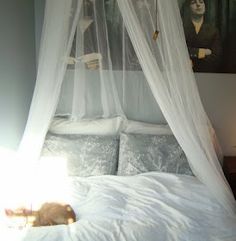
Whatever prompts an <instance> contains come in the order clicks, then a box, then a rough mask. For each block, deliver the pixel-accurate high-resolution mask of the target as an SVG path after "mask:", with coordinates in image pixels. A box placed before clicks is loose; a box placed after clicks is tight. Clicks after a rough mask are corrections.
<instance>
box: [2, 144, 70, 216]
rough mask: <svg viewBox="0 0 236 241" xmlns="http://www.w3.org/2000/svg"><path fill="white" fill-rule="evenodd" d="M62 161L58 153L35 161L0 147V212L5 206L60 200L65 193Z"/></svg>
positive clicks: (33, 204)
mask: <svg viewBox="0 0 236 241" xmlns="http://www.w3.org/2000/svg"><path fill="white" fill-rule="evenodd" d="M66 163H67V160H66V159H64V158H61V157H43V158H41V159H40V160H39V161H38V163H37V164H35V163H33V162H29V161H27V160H22V159H18V158H17V154H16V152H14V151H12V150H9V149H5V148H3V147H0V195H1V198H0V216H1V217H2V215H4V209H5V208H10V209H16V208H19V207H26V208H33V209H34V208H38V206H40V205H41V204H42V203H43V202H48V201H51V200H54V201H60V200H61V199H62V197H63V192H64V195H65V183H66V175H67V166H66ZM1 217H0V218H1Z"/></svg>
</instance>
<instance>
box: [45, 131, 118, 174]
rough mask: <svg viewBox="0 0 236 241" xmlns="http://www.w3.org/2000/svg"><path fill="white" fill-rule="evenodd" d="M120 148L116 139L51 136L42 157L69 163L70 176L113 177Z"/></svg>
mask: <svg viewBox="0 0 236 241" xmlns="http://www.w3.org/2000/svg"><path fill="white" fill-rule="evenodd" d="M118 145H119V140H118V138H117V137H114V136H92V135H90V136H89V135H57V134H52V133H48V134H47V136H46V139H45V143H44V146H43V150H42V154H41V156H42V157H45V156H47V157H49V156H50V157H52V156H53V157H55V158H56V157H60V158H63V159H66V160H67V174H68V175H69V176H80V177H86V176H98V175H106V174H110V175H113V174H116V170H117V161H118Z"/></svg>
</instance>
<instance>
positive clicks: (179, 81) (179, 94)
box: [19, 0, 235, 214]
mask: <svg viewBox="0 0 236 241" xmlns="http://www.w3.org/2000/svg"><path fill="white" fill-rule="evenodd" d="M155 2H156V1H155V0H117V1H115V0H47V1H46V7H45V20H44V26H43V33H42V39H41V48H40V58H39V66H38V75H37V80H36V87H35V91H34V96H33V100H32V104H31V109H30V113H29V118H28V122H27V126H26V130H25V133H24V136H23V140H22V142H21V145H20V149H19V154H20V155H21V156H22V155H23V157H27V159H29V160H31V161H32V160H36V159H37V157H39V155H40V151H41V147H42V145H43V142H44V138H45V135H46V133H47V130H48V127H49V125H50V122H51V120H52V118H53V116H54V115H55V114H56V115H66V116H68V117H69V118H70V119H71V120H78V119H81V118H87V119H88V118H89V119H91V118H107V117H114V116H122V117H124V118H126V117H127V116H128V117H130V116H135V114H134V113H133V112H134V111H135V112H140V113H141V112H142V113H143V114H144V115H145V113H147V112H145V110H144V111H143V110H140V107H141V106H142V107H143V106H145V105H146V109H148V107H149V106H151V105H149V104H145V105H143V102H144V101H146V100H145V99H146V96H145V95H146V93H148V94H149V95H150V96H151V102H152V101H153V100H156V102H152V103H155V104H156V106H158V104H159V106H160V109H161V111H162V113H163V115H164V117H165V119H166V121H167V122H168V124H169V125H170V127H171V129H172V131H173V133H174V135H175V136H176V138H177V140H178V142H179V143H180V145H181V147H182V148H183V150H184V151H185V153H186V155H187V157H188V159H189V162H190V165H191V167H192V170H193V172H194V174H195V175H196V176H197V177H198V178H199V179H200V180H201V181H202V182H203V183H205V184H206V185H207V186H208V188H209V190H210V191H211V192H212V193H213V194H214V195H215V196H216V198H217V199H218V201H219V202H220V203H222V205H223V206H224V207H225V209H226V210H227V211H228V212H229V213H231V214H234V213H235V200H234V198H233V195H232V192H231V190H230V188H229V186H228V183H227V181H226V180H225V177H224V174H223V172H222V169H221V166H220V164H219V162H218V159H217V156H216V153H215V150H214V146H213V144H212V139H211V132H210V131H211V130H212V127H211V125H210V122H209V120H208V118H207V116H206V114H205V112H204V109H203V106H202V103H201V101H200V97H199V94H198V90H197V86H196V83H195V79H194V75H193V72H192V70H191V66H190V61H189V57H188V52H187V48H186V45H185V38H184V33H183V28H182V22H181V18H180V14H179V9H178V5H177V1H175V0H165V1H163V0H158V1H157V3H158V6H157V7H158V8H157V9H158V11H157V13H156V11H155ZM117 3H118V5H117ZM114 9H116V10H115V11H114ZM122 18H123V20H124V22H122V21H123V20H122ZM156 20H157V23H158V30H159V31H160V34H159V37H158V39H157V41H154V40H153V39H152V34H153V32H154V31H155V28H156V27H155V22H156ZM138 73H139V74H141V75H142V81H141V79H139V80H137V79H138V77H137V76H140V75H137V74H138ZM131 79H132V81H131ZM136 80H137V81H136ZM140 81H141V82H142V84H140V83H141V82H140ZM144 81H147V83H148V85H146V82H145V85H146V87H147V92H142V91H143V90H142V88H143V86H144V84H143V82H144ZM146 87H145V88H146ZM138 93H139V94H138ZM137 94H138V98H136V97H137ZM59 96H60V98H59ZM132 96H134V98H136V99H135V100H136V101H133V102H132V101H130V99H132ZM141 97H142V98H141ZM152 98H153V100H152ZM58 102H59V105H58ZM134 102H135V103H134ZM153 109H154V108H153ZM157 109H158V108H157ZM155 111H156V110H155ZM148 113H149V114H150V113H151V112H148ZM151 115H152V113H151V114H150V116H151ZM136 119H138V115H137V118H136Z"/></svg>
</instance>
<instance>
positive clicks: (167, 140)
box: [117, 133, 193, 176]
mask: <svg viewBox="0 0 236 241" xmlns="http://www.w3.org/2000/svg"><path fill="white" fill-rule="evenodd" d="M149 171H159V172H169V173H179V174H186V175H193V174H192V171H191V169H190V167H189V164H188V161H187V158H186V156H185V154H184V152H183V150H182V148H181V147H180V145H179V144H178V142H177V140H176V139H175V137H174V136H173V135H143V134H125V133H122V134H121V136H120V151H119V162H118V173H117V175H123V176H125V175H135V174H139V173H144V172H149Z"/></svg>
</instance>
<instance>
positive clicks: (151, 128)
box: [123, 120, 173, 135]
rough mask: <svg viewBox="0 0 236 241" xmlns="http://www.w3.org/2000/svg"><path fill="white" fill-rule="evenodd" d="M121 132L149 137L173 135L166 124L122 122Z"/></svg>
mask: <svg viewBox="0 0 236 241" xmlns="http://www.w3.org/2000/svg"><path fill="white" fill-rule="evenodd" d="M123 132H125V133H137V134H150V135H173V133H172V131H171V129H170V127H169V125H167V124H151V123H146V122H140V121H132V120H127V121H126V122H124V127H123Z"/></svg>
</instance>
